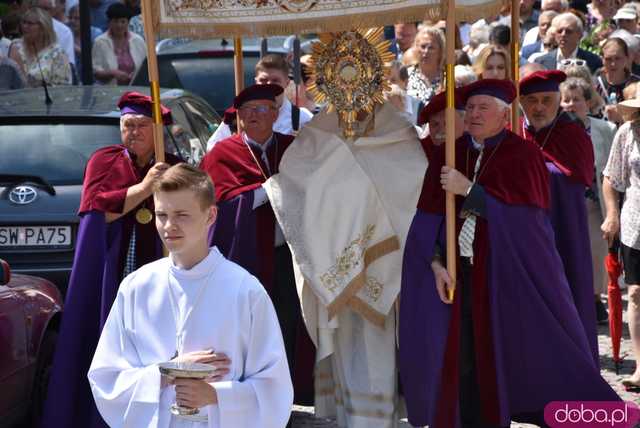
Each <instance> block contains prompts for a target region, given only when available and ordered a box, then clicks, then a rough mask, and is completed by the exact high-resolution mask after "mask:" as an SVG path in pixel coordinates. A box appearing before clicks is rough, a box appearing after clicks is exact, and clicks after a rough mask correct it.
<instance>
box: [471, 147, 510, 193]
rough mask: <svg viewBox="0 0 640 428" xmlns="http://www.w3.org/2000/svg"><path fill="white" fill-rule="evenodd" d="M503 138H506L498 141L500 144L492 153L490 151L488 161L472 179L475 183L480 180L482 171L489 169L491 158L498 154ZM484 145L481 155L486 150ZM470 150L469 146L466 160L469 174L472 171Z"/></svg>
mask: <svg viewBox="0 0 640 428" xmlns="http://www.w3.org/2000/svg"><path fill="white" fill-rule="evenodd" d="M503 140H504V138H503V139H501V140H500V141H498V144H496V148H495V149H494V150H493V151H492V152H491V153H489V157H488V158H487V161H486V162H485V163H484V165H482V168H480V170H479V171H478V173H477V174H474V177H473V180H472V181H473V182H474V183H476V182H477V181H478V180H480V176H482V173H484V171H485V170H486V169H487V166H488V165H489V162H491V159H493V155H495V154H496V152H497V151H498V149H499V148H500V145H501V144H502V141H503ZM484 147H485V146H482V149H481V151H480V155H482V151H484ZM469 150H470V148H469V147H467V160H466V162H465V164H466V165H465V167H466V168H465V169H466V173H467V174H469V173H470V172H471V171H469ZM467 177H468V175H467Z"/></svg>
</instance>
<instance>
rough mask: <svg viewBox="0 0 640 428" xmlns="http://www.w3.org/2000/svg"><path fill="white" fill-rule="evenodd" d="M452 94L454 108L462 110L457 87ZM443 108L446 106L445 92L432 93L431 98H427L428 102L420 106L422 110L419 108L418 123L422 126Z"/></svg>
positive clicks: (460, 97) (461, 100)
mask: <svg viewBox="0 0 640 428" xmlns="http://www.w3.org/2000/svg"><path fill="white" fill-rule="evenodd" d="M454 96H455V108H456V110H464V102H463V99H462V93H461V92H460V91H459V90H458V88H456V90H455V95H454ZM445 108H447V93H446V92H440V93H439V94H436V95H434V96H433V97H432V98H431V100H429V104H427V105H426V106H424V107H422V110H420V114H419V115H418V125H420V126H422V125H424V124H425V123H427V122H429V119H430V118H431V116H433V115H434V114H437V113H440V112H441V111H442V110H444V109H445Z"/></svg>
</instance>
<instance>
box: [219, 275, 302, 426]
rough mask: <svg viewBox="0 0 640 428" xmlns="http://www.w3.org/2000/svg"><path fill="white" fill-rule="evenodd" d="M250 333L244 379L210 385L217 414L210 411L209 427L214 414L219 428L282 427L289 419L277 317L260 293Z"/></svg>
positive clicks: (286, 370) (285, 366)
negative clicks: (214, 391) (215, 402)
mask: <svg viewBox="0 0 640 428" xmlns="http://www.w3.org/2000/svg"><path fill="white" fill-rule="evenodd" d="M249 278H250V280H251V281H255V278H253V277H249V276H248V279H249ZM252 297H253V296H252ZM249 331H250V335H249V343H248V344H247V345H248V346H247V352H246V357H245V361H244V377H243V379H242V380H239V381H224V382H215V383H213V386H214V388H215V389H216V393H217V395H218V411H217V412H212V411H211V410H210V412H209V417H210V421H209V426H210V427H214V426H216V425H215V421H213V420H212V418H213V417H214V415H215V414H216V413H217V414H218V415H219V416H218V417H219V418H220V423H219V425H217V426H220V427H233V428H253V427H255V426H256V421H260V423H259V425H260V427H261V428H283V427H284V426H285V425H286V424H287V421H288V420H289V416H290V414H291V406H292V404H293V386H292V384H291V377H290V375H289V365H288V364H287V357H286V354H285V350H284V343H283V341H282V334H281V333H280V324H279V323H278V318H277V317H276V313H275V310H274V309H273V304H272V303H271V300H270V299H269V296H268V295H267V294H266V292H264V291H263V290H260V292H256V293H255V298H254V299H252V302H251V325H250V326H249ZM213 407H214V406H211V408H213Z"/></svg>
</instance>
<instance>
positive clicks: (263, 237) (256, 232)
mask: <svg viewBox="0 0 640 428" xmlns="http://www.w3.org/2000/svg"><path fill="white" fill-rule="evenodd" d="M274 230H275V217H274V215H273V212H272V210H271V205H269V204H265V205H263V206H261V207H259V208H257V209H255V210H254V209H253V190H250V191H245V192H243V193H240V194H239V195H238V196H236V197H234V198H232V199H230V200H227V201H224V202H221V203H220V204H219V205H218V217H217V219H216V222H215V224H214V225H213V227H212V228H211V230H210V232H209V243H210V245H215V246H216V247H218V249H219V250H220V252H221V253H222V254H223V255H224V256H225V257H226V258H227V259H229V260H231V261H233V262H235V263H237V264H239V265H240V266H242V267H243V268H245V269H246V270H247V271H249V272H250V273H251V274H253V275H254V276H256V277H257V278H258V279H259V280H260V282H261V283H262V285H263V287H264V288H265V289H266V290H267V292H268V293H269V296H270V297H271V299H272V301H273V302H274V306H275V307H276V310H277V311H279V309H278V308H280V307H281V306H282V303H283V302H282V301H278V295H279V293H278V290H276V287H278V286H282V284H277V283H276V281H275V276H276V275H275V268H276V260H275V257H274V247H273V245H274V244H273V240H274ZM291 279H292V281H293V278H291ZM290 285H291V287H292V289H293V288H295V285H294V284H293V283H292V284H290ZM295 300H296V301H295V302H293V301H292V302H287V301H284V304H285V305H289V304H291V305H297V304H299V303H298V302H297V298H296V299H295ZM287 307H288V306H287ZM278 316H279V317H280V316H281V314H280V313H278ZM293 328H295V329H296V332H295V333H294V336H295V337H296V339H295V364H294V365H293V367H292V371H293V373H292V378H293V379H292V380H293V387H294V394H295V396H294V401H295V402H296V403H299V404H303V405H309V404H311V403H310V401H312V400H313V367H314V361H315V348H314V345H313V342H312V341H311V339H310V338H309V335H308V334H307V331H306V327H305V325H304V322H303V320H302V318H301V317H300V319H299V320H298V321H297V325H296V326H294V327H293ZM286 340H287V338H285V341H286Z"/></svg>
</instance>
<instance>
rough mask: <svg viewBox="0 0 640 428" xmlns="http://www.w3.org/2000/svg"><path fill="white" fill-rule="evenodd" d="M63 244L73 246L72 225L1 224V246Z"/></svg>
mask: <svg viewBox="0 0 640 428" xmlns="http://www.w3.org/2000/svg"><path fill="white" fill-rule="evenodd" d="M61 246H65V247H69V246H71V226H0V247H4V248H6V247H14V248H19V247H38V248H43V247H61Z"/></svg>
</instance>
